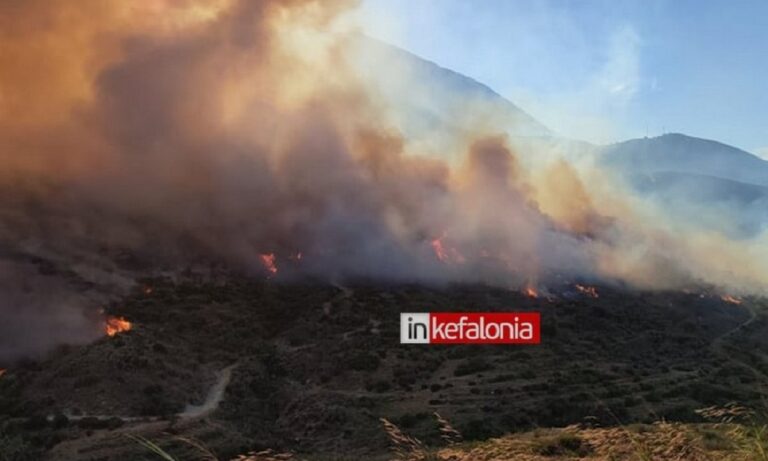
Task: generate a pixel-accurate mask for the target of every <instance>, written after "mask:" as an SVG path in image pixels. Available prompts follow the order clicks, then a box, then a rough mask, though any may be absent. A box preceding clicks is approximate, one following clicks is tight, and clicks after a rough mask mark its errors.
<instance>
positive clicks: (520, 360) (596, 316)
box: [0, 274, 768, 461]
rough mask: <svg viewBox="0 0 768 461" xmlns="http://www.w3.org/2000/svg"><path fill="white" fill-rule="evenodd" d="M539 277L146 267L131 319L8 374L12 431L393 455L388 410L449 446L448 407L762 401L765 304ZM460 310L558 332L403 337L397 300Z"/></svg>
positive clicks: (507, 410)
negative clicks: (447, 342)
mask: <svg viewBox="0 0 768 461" xmlns="http://www.w3.org/2000/svg"><path fill="white" fill-rule="evenodd" d="M541 288H542V294H541V296H540V297H537V298H532V297H530V296H527V295H524V294H521V293H519V292H516V291H510V290H506V289H501V288H491V287H486V286H475V285H469V286H467V285H464V286H462V285H456V286H446V287H442V288H440V287H434V288H429V287H417V286H407V285H406V286H403V285H390V286H387V285H381V284H371V283H365V282H360V283H358V284H353V285H349V286H344V287H335V286H329V285H325V284H322V283H314V282H311V281H307V282H306V283H302V284H301V285H295V284H280V283H274V282H270V281H266V282H265V281H261V280H258V279H252V278H248V277H246V278H243V277H238V276H233V275H223V274H219V275H217V276H215V277H210V276H203V275H199V276H192V278H190V279H187V280H186V281H176V282H174V281H171V280H166V279H153V280H146V281H145V282H144V285H142V286H140V287H137V289H136V291H135V292H134V293H133V294H131V295H130V296H129V297H127V298H125V299H123V300H121V301H120V302H118V303H115V304H114V305H113V306H111V308H110V309H109V311H110V313H111V314H114V315H120V316H124V317H125V318H126V319H128V320H130V321H131V322H132V323H133V329H132V330H130V331H127V332H124V333H120V334H118V335H116V336H114V337H104V338H103V339H102V340H99V341H97V342H95V343H93V344H89V345H86V346H81V347H67V348H64V349H61V350H59V351H58V352H57V353H55V354H54V355H53V356H52V357H50V358H49V359H48V360H45V361H43V362H39V363H34V362H27V363H21V364H18V365H16V367H15V368H14V369H11V370H9V372H8V373H7V374H6V375H5V376H3V377H2V378H0V427H2V428H4V429H3V430H4V432H5V434H6V437H11V439H12V440H15V441H16V443H18V444H22V445H23V444H27V445H24V446H27V447H29V449H30V450H32V447H37V448H39V449H43V450H44V451H45V452H47V458H46V459H52V460H53V459H56V460H61V461H66V460H70V459H71V460H75V459H89V460H90V459H94V460H95V459H99V460H113V459H114V460H125V459H129V460H130V459H137V460H138V459H144V458H142V456H141V455H140V453H141V447H140V446H137V444H135V443H134V442H132V441H131V440H130V439H127V438H125V437H124V435H125V434H126V433H130V434H140V435H142V436H145V437H148V438H150V439H158V438H159V439H164V438H167V436H166V435H163V433H164V432H167V431H171V432H172V433H174V434H177V435H182V436H193V437H195V438H197V439H200V440H202V441H203V442H204V443H205V444H206V446H209V447H210V448H211V449H212V450H213V451H214V452H216V453H217V454H218V456H220V457H221V458H223V459H228V458H227V457H231V456H234V455H236V454H238V453H244V452H246V451H249V450H260V449H266V448H273V449H279V450H290V451H292V452H295V453H300V454H304V455H307V456H310V455H316V454H336V455H342V454H343V455H347V456H379V455H382V454H384V453H386V452H387V449H388V440H387V437H386V436H385V434H384V432H383V431H382V430H381V423H380V421H379V418H387V419H388V420H391V421H393V422H395V423H396V424H397V425H398V426H400V427H401V428H402V429H403V430H404V431H407V432H408V433H410V434H412V435H414V436H416V437H418V438H419V439H421V440H423V441H424V443H426V444H428V445H430V446H440V444H441V441H440V440H441V438H440V432H439V430H438V429H437V428H436V426H435V423H434V420H433V418H432V416H431V415H432V413H433V412H439V413H440V414H441V415H442V416H444V417H445V418H447V419H448V420H449V421H451V423H452V424H453V425H454V426H455V427H456V428H457V429H458V430H459V431H461V432H462V434H463V435H464V437H465V438H466V439H467V440H484V439H487V438H489V437H498V436H501V435H503V434H507V433H510V432H519V431H525V430H529V429H531V428H534V427H553V426H554V427H558V426H566V425H569V424H575V423H582V422H584V421H585V420H589V421H592V423H594V424H599V425H601V426H615V425H617V424H623V423H625V422H646V423H652V422H654V421H658V420H659V419H662V418H663V419H666V420H669V421H700V420H701V418H700V417H699V416H698V415H697V414H696V413H695V410H696V409H699V408H702V407H705V406H709V405H723V404H725V403H727V402H731V401H738V402H741V403H742V404H744V405H746V406H750V407H757V406H759V405H760V401H761V399H762V396H763V395H764V394H765V391H766V386H768V356H766V355H765V354H764V353H763V352H761V351H764V350H765V349H766V347H765V346H766V343H765V341H766V340H765V338H766V337H768V336H766V332H767V331H766V329H768V320H767V319H766V317H765V316H764V314H763V313H762V312H761V311H760V312H758V309H762V308H763V307H764V302H763V301H758V300H743V302H741V301H738V302H741V304H736V302H737V300H733V299H730V298H721V297H720V296H718V295H714V294H708V293H706V292H701V293H693V292H690V293H685V292H665V293H650V292H630V291H626V290H625V289H620V288H612V287H610V286H603V285H599V286H596V287H593V288H595V291H594V292H592V291H586V292H585V291H580V290H578V289H577V288H575V285H573V284H568V283H564V284H563V285H561V286H552V287H541ZM595 296H596V297H595ZM453 309H457V310H469V311H475V310H476V311H484V310H509V309H515V310H523V311H526V310H536V311H540V312H541V313H542V317H543V332H542V336H543V344H542V345H541V346H537V347H515V346H453V347H450V348H445V347H435V346H426V347H419V346H416V347H414V346H401V345H399V344H398V341H397V338H398V335H399V330H398V328H399V324H398V319H399V315H398V314H399V312H403V311H420V310H453ZM226 369H229V370H231V379H230V378H227V380H226V382H223V381H221V379H222V376H224V375H223V374H222V372H223V370H226ZM218 382H222V383H223V384H222V385H221V386H220V387H221V388H222V389H223V396H222V399H221V401H220V402H218V401H216V402H215V405H211V408H209V409H208V410H209V411H201V412H199V413H193V414H185V407H187V406H188V405H198V406H202V407H205V405H204V401H206V400H207V399H208V397H206V395H210V393H211V389H214V388H215V387H216V385H217V383H218ZM174 415H176V416H174ZM46 418H48V419H46ZM172 446H175V445H173V444H172ZM176 449H177V450H178V449H179V448H178V447H177V448H176ZM181 453H182V454H183V453H184V452H183V450H182V452H181Z"/></svg>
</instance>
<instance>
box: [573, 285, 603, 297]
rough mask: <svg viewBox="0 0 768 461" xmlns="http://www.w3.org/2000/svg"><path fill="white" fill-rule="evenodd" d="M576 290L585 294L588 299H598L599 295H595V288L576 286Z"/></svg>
mask: <svg viewBox="0 0 768 461" xmlns="http://www.w3.org/2000/svg"><path fill="white" fill-rule="evenodd" d="M576 289H577V290H579V291H580V292H581V293H582V294H585V295H587V296H589V297H590V298H599V297H600V295H599V294H597V289H596V288H595V287H590V286H584V285H579V284H578V283H577V284H576Z"/></svg>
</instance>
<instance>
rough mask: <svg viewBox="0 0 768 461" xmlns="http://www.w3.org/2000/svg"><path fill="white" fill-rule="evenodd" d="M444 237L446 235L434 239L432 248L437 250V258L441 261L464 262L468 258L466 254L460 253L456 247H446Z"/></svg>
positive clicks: (447, 262)
mask: <svg viewBox="0 0 768 461" xmlns="http://www.w3.org/2000/svg"><path fill="white" fill-rule="evenodd" d="M443 238H445V235H443V237H439V238H436V239H434V240H432V242H431V245H432V250H433V251H434V252H435V256H437V259H439V260H440V261H441V262H443V263H446V264H451V263H459V264H460V263H463V262H464V261H466V258H465V257H464V255H462V254H461V253H459V250H457V249H456V248H452V247H450V248H446V247H445V245H444V244H443Z"/></svg>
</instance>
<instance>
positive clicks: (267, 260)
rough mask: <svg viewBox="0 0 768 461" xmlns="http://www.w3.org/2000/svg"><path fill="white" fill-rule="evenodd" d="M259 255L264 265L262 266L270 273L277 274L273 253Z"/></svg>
mask: <svg viewBox="0 0 768 461" xmlns="http://www.w3.org/2000/svg"><path fill="white" fill-rule="evenodd" d="M259 257H260V258H261V264H263V265H264V268H265V269H266V270H268V271H269V272H270V274H272V275H274V274H277V266H276V265H275V254H274V253H265V254H261V255H259Z"/></svg>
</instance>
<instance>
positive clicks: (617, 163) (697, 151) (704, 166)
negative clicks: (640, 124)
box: [601, 133, 768, 186]
mask: <svg viewBox="0 0 768 461" xmlns="http://www.w3.org/2000/svg"><path fill="white" fill-rule="evenodd" d="M601 154H602V159H603V162H604V164H606V165H608V166H610V167H613V168H616V169H618V170H620V171H624V172H630V173H634V174H652V173H659V172H674V173H686V174H693V175H702V176H711V177H718V178H723V179H729V180H732V181H738V182H742V183H747V184H753V185H758V186H768V162H767V161H765V160H763V159H761V158H759V157H757V156H755V155H753V154H750V153H749V152H746V151H743V150H741V149H737V148H735V147H732V146H729V145H727V144H723V143H720V142H717V141H711V140H707V139H701V138H694V137H691V136H686V135H683V134H677V133H671V134H665V135H662V136H658V137H655V138H642V139H632V140H629V141H624V142H620V143H617V144H613V145H610V146H606V147H604V148H603V149H602V150H601Z"/></svg>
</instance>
